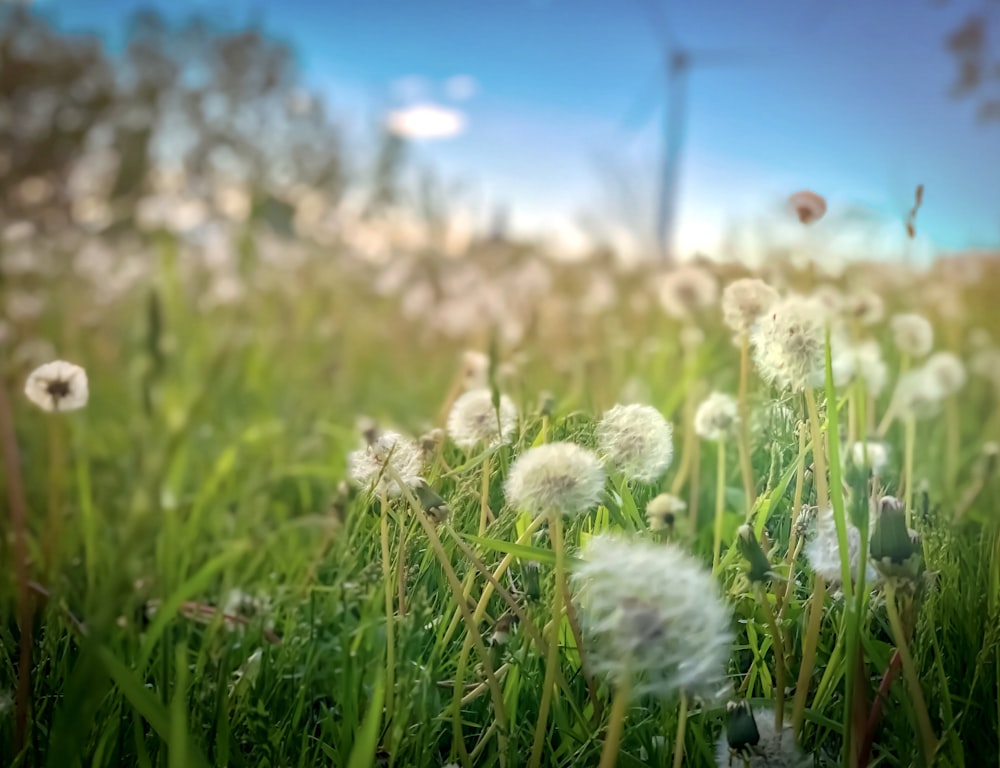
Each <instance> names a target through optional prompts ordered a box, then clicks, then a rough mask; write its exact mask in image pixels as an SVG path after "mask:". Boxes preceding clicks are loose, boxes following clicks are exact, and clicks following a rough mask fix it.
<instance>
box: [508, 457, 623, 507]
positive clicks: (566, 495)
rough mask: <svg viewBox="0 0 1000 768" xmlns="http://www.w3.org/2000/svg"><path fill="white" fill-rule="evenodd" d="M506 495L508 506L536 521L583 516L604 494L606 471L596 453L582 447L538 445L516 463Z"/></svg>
mask: <svg viewBox="0 0 1000 768" xmlns="http://www.w3.org/2000/svg"><path fill="white" fill-rule="evenodd" d="M504 492H505V494H506V497H507V503H508V504H510V505H511V506H512V507H514V508H515V509H521V510H524V511H525V512H528V513H530V514H531V515H533V516H535V517H539V516H541V515H549V514H552V515H581V514H583V513H585V512H587V511H588V510H590V509H591V508H593V507H595V506H596V505H597V503H598V501H599V500H600V498H601V494H602V493H603V492H604V468H603V467H602V466H601V461H600V459H598V458H597V455H596V454H594V452H593V451H589V450H587V449H586V448H582V447H580V446H579V445H574V444H573V443H564V442H560V443H548V444H546V445H539V446H535V447H534V448H529V449H528V450H527V451H525V452H524V453H522V454H521V455H520V456H518V457H517V459H516V460H515V461H514V464H513V465H512V466H511V468H510V474H509V475H507V481H506V483H505V485H504Z"/></svg>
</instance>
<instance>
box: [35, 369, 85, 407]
mask: <svg viewBox="0 0 1000 768" xmlns="http://www.w3.org/2000/svg"><path fill="white" fill-rule="evenodd" d="M24 394H26V395H27V396H28V399H29V400H31V402H33V403H34V404H35V405H37V406H38V407H39V408H41V409H42V410H43V411H49V412H50V413H51V412H55V411H59V412H63V411H75V410H78V409H80V408H83V406H85V405H86V404H87V400H88V398H89V397H90V391H89V389H88V386H87V372H86V371H85V370H83V368H81V367H80V366H79V365H75V364H73V363H68V362H66V361H65V360H56V361H54V362H51V363H45V364H44V365H40V366H39V367H38V368H36V369H35V370H34V371H32V372H31V374H30V375H29V376H28V380H27V381H26V382H25V384H24Z"/></svg>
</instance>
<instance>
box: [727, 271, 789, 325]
mask: <svg viewBox="0 0 1000 768" xmlns="http://www.w3.org/2000/svg"><path fill="white" fill-rule="evenodd" d="M779 299H780V296H779V295H778V292H777V291H776V290H774V288H772V287H771V286H770V285H768V284H767V283H765V282H764V281H763V280H761V279H759V278H756V277H744V278H742V279H740V280H734V281H733V282H731V283H730V284H729V285H727V286H726V288H725V290H724V291H723V292H722V319H723V320H724V321H725V323H726V325H727V326H729V328H731V329H732V330H734V331H736V332H737V333H748V332H749V331H750V329H751V328H753V325H754V323H756V322H757V318H759V317H760V316H761V315H763V314H764V313H765V312H767V310H769V309H770V308H771V307H772V306H774V305H775V304H777V303H778V301H779Z"/></svg>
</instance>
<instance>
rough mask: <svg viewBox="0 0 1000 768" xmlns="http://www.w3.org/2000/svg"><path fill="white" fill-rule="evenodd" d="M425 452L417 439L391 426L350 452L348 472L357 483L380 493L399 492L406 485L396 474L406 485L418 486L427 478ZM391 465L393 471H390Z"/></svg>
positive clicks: (396, 493) (395, 493)
mask: <svg viewBox="0 0 1000 768" xmlns="http://www.w3.org/2000/svg"><path fill="white" fill-rule="evenodd" d="M421 456H422V453H421V450H420V446H419V445H418V444H417V443H416V441H415V440H411V439H410V438H408V437H404V436H403V435H401V434H399V433H398V432H393V431H391V430H386V431H384V432H381V433H375V432H372V433H371V434H370V435H368V439H366V444H365V446H364V447H362V448H359V449H357V450H356V451H351V452H350V453H349V454H348V455H347V466H348V472H349V474H350V476H351V479H352V480H354V482H355V483H357V484H358V485H360V486H361V487H362V488H368V489H371V491H372V493H374V494H376V495H382V494H385V495H386V496H399V495H400V494H401V493H402V492H403V489H402V488H401V487H400V485H399V482H398V481H397V479H396V478H395V477H393V474H396V475H398V476H399V480H402V482H403V484H404V485H405V486H407V487H409V488H415V487H417V486H418V485H419V484H420V483H422V482H423V478H421V476H420V472H421V470H422V469H423V466H422V463H423V462H422V459H421ZM387 467H391V468H392V471H391V472H390V471H387Z"/></svg>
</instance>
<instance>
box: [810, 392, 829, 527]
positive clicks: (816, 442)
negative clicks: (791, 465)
mask: <svg viewBox="0 0 1000 768" xmlns="http://www.w3.org/2000/svg"><path fill="white" fill-rule="evenodd" d="M805 396H806V411H807V412H808V414H809V427H810V429H811V430H812V454H813V482H814V483H815V484H816V505H817V506H818V507H819V508H820V509H821V510H822V509H826V506H827V504H829V503H830V497H829V495H828V493H827V482H826V453H825V451H824V450H823V428H822V426H821V424H820V420H819V409H818V408H817V407H816V395H815V393H814V392H813V391H812V389H810V388H808V387H807V388H806V390H805Z"/></svg>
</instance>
